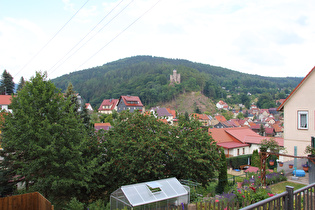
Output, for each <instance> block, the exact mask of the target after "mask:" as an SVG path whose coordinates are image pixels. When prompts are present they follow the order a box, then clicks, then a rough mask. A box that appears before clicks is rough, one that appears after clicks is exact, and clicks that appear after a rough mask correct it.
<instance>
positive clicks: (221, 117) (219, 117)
mask: <svg viewBox="0 0 315 210" xmlns="http://www.w3.org/2000/svg"><path fill="white" fill-rule="evenodd" d="M215 118H216V119H217V120H218V121H219V122H225V121H227V120H226V119H225V117H224V116H223V115H216V116H215Z"/></svg>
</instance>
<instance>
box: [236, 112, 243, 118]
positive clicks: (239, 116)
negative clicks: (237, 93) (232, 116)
mask: <svg viewBox="0 0 315 210" xmlns="http://www.w3.org/2000/svg"><path fill="white" fill-rule="evenodd" d="M236 117H237V119H244V114H243V112H239V113H238V114H237V116H236Z"/></svg>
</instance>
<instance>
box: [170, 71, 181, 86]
mask: <svg viewBox="0 0 315 210" xmlns="http://www.w3.org/2000/svg"><path fill="white" fill-rule="evenodd" d="M170 81H171V84H174V83H177V84H179V83H180V74H177V71H176V70H175V69H174V70H173V75H170Z"/></svg>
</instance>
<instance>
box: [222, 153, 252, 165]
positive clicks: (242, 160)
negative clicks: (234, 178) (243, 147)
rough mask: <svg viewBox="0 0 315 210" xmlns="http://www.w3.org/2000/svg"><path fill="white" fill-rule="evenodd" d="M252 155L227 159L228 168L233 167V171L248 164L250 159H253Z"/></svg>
mask: <svg viewBox="0 0 315 210" xmlns="http://www.w3.org/2000/svg"><path fill="white" fill-rule="evenodd" d="M251 157H252V155H251V154H250V155H239V156H236V157H229V158H226V163H227V166H228V167H232V168H233V169H236V168H240V166H241V165H247V164H248V158H249V159H251Z"/></svg>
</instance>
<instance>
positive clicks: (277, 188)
mask: <svg viewBox="0 0 315 210" xmlns="http://www.w3.org/2000/svg"><path fill="white" fill-rule="evenodd" d="M286 186H292V187H294V190H297V189H300V188H302V187H305V186H306V185H304V184H299V183H295V182H289V181H284V182H279V183H277V184H273V185H270V186H269V187H270V188H271V191H272V192H273V193H276V194H279V193H282V192H284V191H285V187H286Z"/></svg>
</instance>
